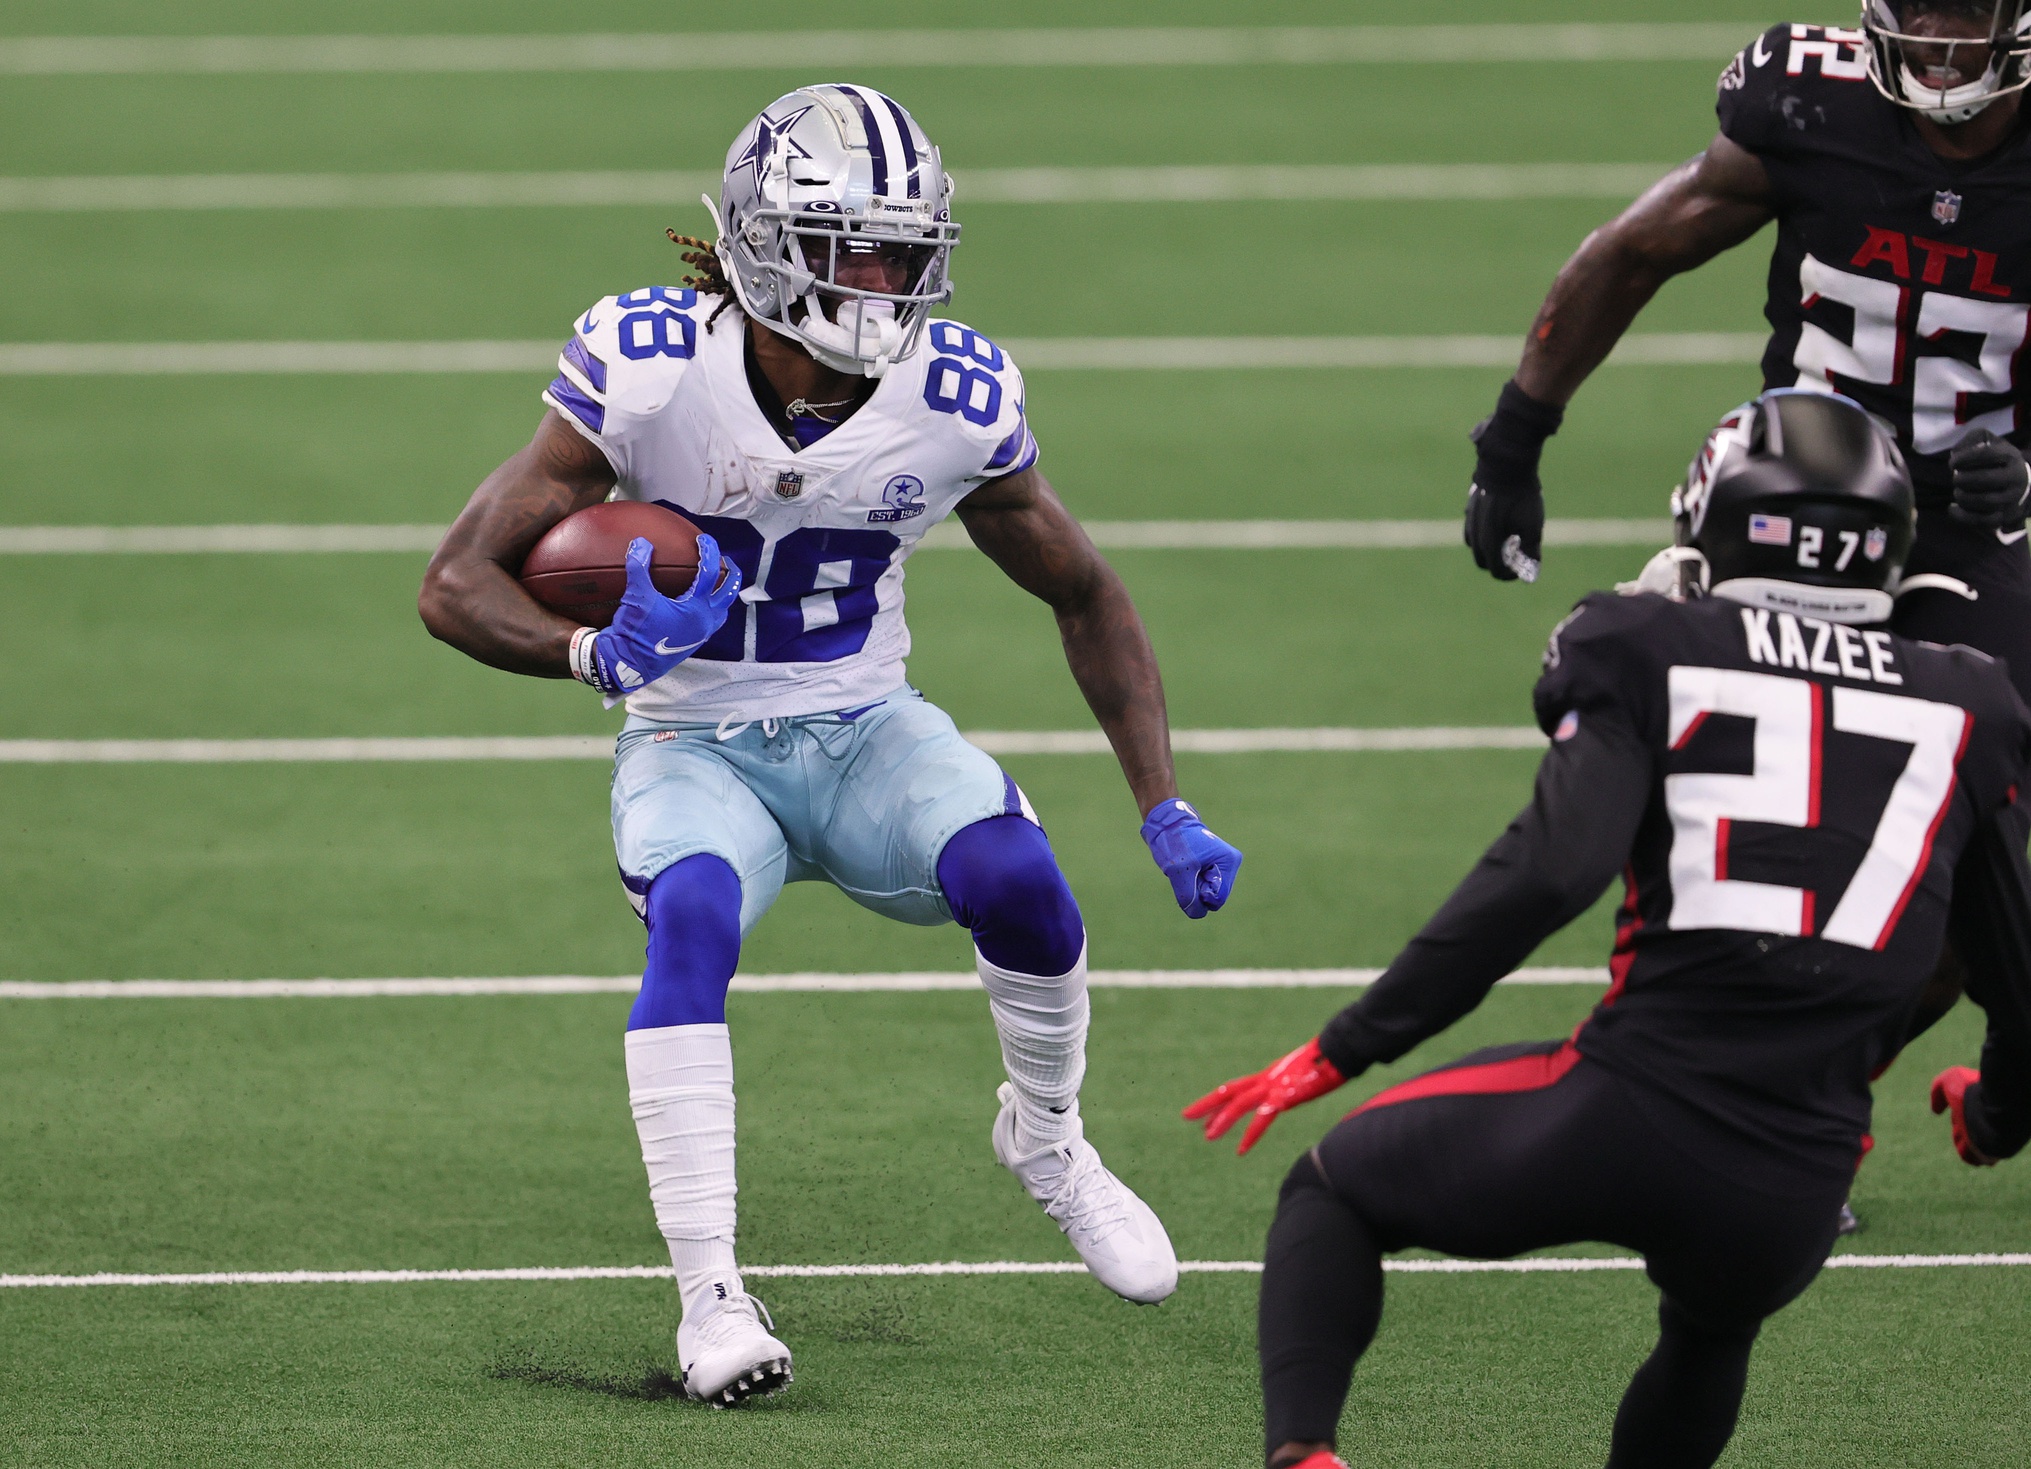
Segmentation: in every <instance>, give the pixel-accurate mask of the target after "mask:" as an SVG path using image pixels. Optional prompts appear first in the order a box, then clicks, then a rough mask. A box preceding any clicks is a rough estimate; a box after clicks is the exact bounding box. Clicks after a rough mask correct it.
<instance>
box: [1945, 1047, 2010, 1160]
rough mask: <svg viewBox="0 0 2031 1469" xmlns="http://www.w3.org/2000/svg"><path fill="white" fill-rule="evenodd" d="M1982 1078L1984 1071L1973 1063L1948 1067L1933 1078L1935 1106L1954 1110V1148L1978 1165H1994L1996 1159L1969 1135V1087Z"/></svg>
mask: <svg viewBox="0 0 2031 1469" xmlns="http://www.w3.org/2000/svg"><path fill="white" fill-rule="evenodd" d="M1981 1079H1982V1074H1981V1072H1979V1071H1977V1070H1975V1069H1974V1067H1972V1066H1949V1067H1947V1068H1946V1070H1944V1071H1942V1072H1940V1073H1939V1075H1937V1076H1935V1077H1933V1079H1932V1110H1933V1111H1934V1112H1946V1111H1951V1112H1952V1113H1953V1150H1954V1151H1955V1152H1956V1153H1959V1154H1960V1156H1961V1161H1962V1162H1963V1163H1971V1164H1973V1165H1974V1166H1975V1167H1977V1168H1993V1167H1995V1166H1996V1160H1995V1159H1994V1158H1991V1157H1990V1156H1989V1155H1988V1154H1987V1153H1984V1152H1983V1151H1982V1150H1981V1149H1980V1148H1978V1147H1976V1146H1975V1140H1974V1139H1973V1138H1972V1137H1970V1136H1969V1135H1968V1122H1967V1114H1966V1108H1967V1095H1968V1088H1969V1087H1971V1086H1974V1085H1976V1084H1977V1083H1979V1082H1980V1081H1981Z"/></svg>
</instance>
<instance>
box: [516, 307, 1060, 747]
mask: <svg viewBox="0 0 2031 1469" xmlns="http://www.w3.org/2000/svg"><path fill="white" fill-rule="evenodd" d="M718 304H719V303H718V300H717V298H715V297H710V296H708V297H705V298H704V299H702V300H701V299H700V298H699V296H698V295H697V293H696V292H693V291H688V290H672V289H669V288H666V287H662V286H655V287H651V288H649V289H648V290H644V291H635V292H633V293H631V294H629V295H626V296H608V297H606V298H605V299H603V300H601V301H600V302H599V303H598V304H597V305H595V306H594V307H593V308H592V310H590V311H588V312H587V313H586V314H585V315H584V317H582V318H581V319H580V320H579V322H578V329H577V331H576V332H575V333H574V334H573V336H572V338H571V340H570V341H568V342H566V343H565V345H564V352H563V355H562V356H561V357H560V358H559V359H558V366H559V369H560V372H559V376H558V377H557V379H556V380H555V381H554V382H552V383H551V384H550V386H549V387H548V388H547V389H546V390H545V391H544V394H543V401H544V402H546V403H548V404H549V405H550V406H551V407H553V408H555V409H557V411H558V412H559V413H560V414H561V415H562V416H563V417H564V419H565V421H566V422H567V423H569V424H571V426H572V427H574V428H576V429H577V430H578V431H579V432H580V433H582V434H584V435H585V436H586V437H587V438H588V439H590V440H592V442H593V443H595V444H597V445H599V447H600V449H601V450H602V451H603V452H604V453H605V454H606V457H607V459H608V460H609V461H610V462H611V463H612V464H613V467H614V473H615V474H616V475H618V476H619V479H620V483H619V488H618V494H619V495H620V496H622V497H625V498H627V499H631V500H646V501H649V502H651V503H653V504H659V505H666V506H668V507H669V508H671V509H672V510H676V511H678V512H680V513H681V514H683V515H684V516H686V517H687V518H688V519H690V520H692V521H694V522H696V523H697V525H698V526H699V528H700V529H702V530H705V531H708V532H710V533H711V534H712V536H713V537H714V538H715V539H716V540H717V541H718V542H719V547H720V550H721V551H722V552H723V553H724V554H725V555H726V556H728V557H729V558H731V559H732V560H733V561H734V563H735V564H736V565H738V566H739V567H740V570H741V577H742V579H743V581H744V582H745V584H746V585H745V586H744V588H743V589H742V592H741V600H740V601H739V602H738V603H736V604H735V606H734V609H733V612H732V613H731V614H730V615H729V616H728V618H727V620H726V624H725V626H723V627H721V628H720V630H719V631H718V632H717V633H715V634H714V635H713V636H712V638H711V639H709V640H708V641H707V642H706V644H705V645H704V646H703V647H702V648H700V649H699V650H698V651H697V652H696V653H693V654H692V655H691V656H690V657H689V658H687V659H685V660H684V661H683V662H682V663H680V664H678V665H677V667H676V668H674V669H672V670H671V671H670V672H669V673H668V674H667V675H666V676H664V677H663V678H660V679H658V680H657V681H656V682H655V683H653V684H650V685H649V686H648V687H647V688H644V689H640V690H637V691H636V692H635V693H634V694H632V695H630V696H629V698H628V701H627V703H628V712H629V713H631V714H639V715H641V716H643V717H645V718H648V719H655V720H662V721H667V722H671V723H695V722H705V721H714V722H716V721H719V720H722V719H726V718H729V717H733V716H738V717H739V718H742V719H762V718H770V717H774V718H788V717H791V716H794V715H799V714H818V713H823V712H825V711H828V710H833V709H846V708H851V707H852V706H853V705H855V704H860V703H866V702H868V701H870V700H874V699H879V698H880V697H882V695H884V694H886V693H888V692H889V691H890V690H891V689H893V688H895V687H896V686H897V685H898V684H900V683H902V682H903V659H904V657H905V656H906V655H907V654H908V653H909V651H910V633H909V629H908V628H907V627H906V626H905V625H904V623H903V562H904V561H905V560H906V559H907V558H908V557H909V554H910V552H911V551H912V550H914V549H915V547H916V544H917V542H918V541H920V540H921V539H922V538H923V535H924V532H925V531H927V530H929V529H930V528H931V527H932V526H934V525H936V524H937V523H938V522H939V521H941V520H943V519H944V518H945V517H946V516H947V515H949V514H950V513H951V512H952V508H953V507H954V506H955V505H957V504H958V503H959V501H960V500H962V499H963V498H965V496H966V495H968V494H969V493H971V492H972V491H973V490H974V489H976V488H978V487H979V486H980V485H982V484H984V483H985V482H986V481H988V480H990V479H998V478H1000V477H1001V476H1003V475H1007V474H1013V473H1015V472H1016V471H1017V470H1020V469H1024V468H1027V467H1028V466H1029V465H1030V464H1032V463H1034V462H1035V460H1036V457H1037V445H1036V440H1035V439H1034V438H1032V437H1031V435H1030V431H1029V427H1028V424H1027V423H1026V421H1025V418H1024V413H1023V380H1022V374H1021V373H1020V372H1018V371H1017V370H1016V367H1015V364H1014V363H1013V362H1012V361H1010V360H1009V357H1008V354H1007V353H1006V352H1003V351H1002V350H1001V349H1000V348H999V347H997V346H995V345H994V343H992V342H990V341H988V340H987V338H985V337H983V336H981V335H979V333H977V332H975V331H973V330H972V329H971V328H968V327H965V326H962V325H960V324H959V323H958V322H956V321H933V322H932V323H931V326H930V329H929V331H928V332H927V334H926V336H925V339H924V343H923V345H922V346H920V347H919V348H918V349H917V351H916V352H914V353H912V354H911V355H910V356H909V357H908V358H906V359H905V360H904V361H901V362H898V363H896V364H894V365H893V366H891V367H890V368H889V370H888V372H887V374H886V375H885V376H884V377H883V378H882V379H881V381H880V382H879V383H878V384H877V385H876V387H875V391H874V395H873V396H872V397H871V398H869V399H868V401H867V402H866V403H864V404H862V405H861V407H860V408H859V410H858V411H856V412H855V413H854V414H853V416H852V417H850V418H848V419H847V420H846V421H845V422H844V423H842V424H840V426H839V427H838V428H836V429H833V430H832V431H831V432H830V433H829V434H827V435H826V436H825V437H824V438H822V439H820V440H818V441H817V442H816V443H814V444H812V445H810V446H808V447H806V448H803V449H792V448H791V447H790V446H789V445H788V444H787V443H785V442H784V441H783V439H782V437H781V436H780V435H779V434H777V432H776V430H775V428H774V427H773V426H772V425H771V424H770V422H769V420H768V419H767V418H766V417H765V416H764V415H763V412H762V410H761V407H760V406H759V405H758V404H757V403H756V402H755V398H754V392H753V390H752V389H751V388H750V387H749V386H748V380H747V370H746V366H745V360H744V356H743V344H744V340H745V335H744V334H745V333H746V331H747V330H748V329H749V328H748V324H747V321H746V319H745V318H744V317H743V316H742V315H741V314H740V312H739V311H738V310H731V311H728V312H726V313H725V314H724V315H722V316H721V317H720V318H719V321H718V323H717V325H716V326H715V327H714V329H713V330H712V331H710V332H708V331H707V330H706V329H705V319H706V318H707V317H708V316H709V315H711V313H712V311H713V309H714V308H715V307H716V306H717V305H718Z"/></svg>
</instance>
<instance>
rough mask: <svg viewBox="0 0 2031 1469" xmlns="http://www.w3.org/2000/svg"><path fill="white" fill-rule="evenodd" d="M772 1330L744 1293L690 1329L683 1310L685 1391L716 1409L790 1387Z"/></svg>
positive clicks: (784, 1356)
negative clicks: (765, 1325)
mask: <svg viewBox="0 0 2031 1469" xmlns="http://www.w3.org/2000/svg"><path fill="white" fill-rule="evenodd" d="M763 1321H768V1322H769V1324H768V1327H767V1328H766V1329H765V1328H764V1327H763V1326H762V1322H763ZM775 1326H776V1323H775V1322H774V1321H772V1320H769V1308H768V1307H767V1306H764V1305H763V1304H762V1303H761V1302H760V1301H758V1300H756V1299H755V1298H754V1297H753V1296H751V1295H748V1294H747V1293H746V1292H745V1291H735V1292H733V1293H731V1294H729V1295H728V1296H727V1297H726V1299H725V1300H724V1301H722V1302H721V1303H720V1305H719V1308H718V1309H717V1310H715V1311H713V1312H712V1313H711V1314H710V1315H708V1316H706V1317H705V1319H704V1320H702V1321H699V1322H698V1323H697V1324H695V1325H694V1324H693V1322H692V1318H691V1315H690V1313H688V1312H687V1313H686V1314H685V1317H684V1320H683V1323H682V1324H681V1325H679V1326H678V1328H677V1361H678V1363H679V1365H680V1366H682V1368H683V1369H684V1391H685V1392H687V1393H689V1394H690V1395H691V1396H692V1397H694V1398H696V1399H698V1401H699V1402H701V1403H710V1404H712V1406H713V1407H715V1408H731V1407H732V1406H733V1405H734V1404H736V1403H740V1402H744V1401H746V1400H747V1399H748V1398H754V1397H765V1396H767V1395H768V1394H769V1393H772V1392H781V1391H782V1390H783V1389H784V1388H786V1387H788V1386H789V1385H790V1349H789V1348H788V1347H786V1346H784V1345H783V1344H782V1343H781V1342H779V1341H777V1340H776V1339H775V1337H773V1336H771V1335H770V1332H772V1331H774V1330H775Z"/></svg>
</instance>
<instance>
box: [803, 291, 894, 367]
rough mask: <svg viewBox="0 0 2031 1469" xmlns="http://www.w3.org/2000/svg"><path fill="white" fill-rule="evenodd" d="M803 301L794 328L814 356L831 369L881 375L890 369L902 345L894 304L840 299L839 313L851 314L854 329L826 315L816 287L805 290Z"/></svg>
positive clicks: (843, 314)
mask: <svg viewBox="0 0 2031 1469" xmlns="http://www.w3.org/2000/svg"><path fill="white" fill-rule="evenodd" d="M803 302H804V320H803V321H801V322H800V323H798V324H797V326H796V327H795V330H796V332H797V334H798V335H799V336H801V337H802V338H803V340H804V346H805V348H806V350H808V351H809V352H810V353H811V355H812V356H813V357H815V358H817V359H818V360H819V361H820V362H822V363H824V364H825V365H826V366H827V367H829V368H831V369H832V370H833V371H834V372H858V373H861V374H863V375H865V376H867V377H880V376H881V375H882V374H883V373H885V372H887V371H888V370H889V363H890V361H891V360H892V359H893V358H894V357H895V354H896V350H897V349H898V348H899V347H901V346H902V344H903V332H902V328H901V327H899V326H897V325H896V308H895V303H893V302H891V301H866V300H860V301H845V302H842V303H841V304H840V307H839V313H840V315H842V316H846V315H848V314H849V313H850V314H851V315H852V317H853V321H854V325H855V327H857V328H858V330H857V331H856V330H853V329H849V328H848V327H846V326H845V325H844V324H842V323H840V322H837V321H833V320H831V319H830V318H829V317H827V316H826V314H825V306H824V303H823V302H822V301H820V300H819V297H818V292H817V290H816V288H813V289H812V290H810V291H808V292H806V293H805V295H804V297H803Z"/></svg>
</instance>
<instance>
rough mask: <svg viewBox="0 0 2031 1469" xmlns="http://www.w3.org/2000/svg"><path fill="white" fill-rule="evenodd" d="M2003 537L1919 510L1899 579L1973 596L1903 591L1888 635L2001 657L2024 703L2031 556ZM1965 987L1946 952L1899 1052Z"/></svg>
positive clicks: (2029, 666)
mask: <svg viewBox="0 0 2031 1469" xmlns="http://www.w3.org/2000/svg"><path fill="white" fill-rule="evenodd" d="M2004 534H2005V535H2011V534H2015V535H2017V536H2018V539H2016V540H2014V541H2009V542H2005V541H2001V540H1999V539H1997V535H1996V532H1995V531H1992V530H1977V529H1975V528H1974V527H1972V526H1965V525H1958V524H1956V523H1955V522H1954V519H1953V517H1952V516H1950V515H1948V514H1947V513H1946V511H1945V509H1944V508H1941V509H1930V508H1928V509H1923V510H1920V511H1919V512H1918V539H1917V542H1916V543H1915V544H1914V546H1913V547H1912V552H1911V564H1910V565H1908V566H1906V567H1905V568H1904V575H1905V576H1906V577H1907V578H1909V577H1914V576H1919V575H1921V574H1925V573H1932V574H1935V575H1940V576H1950V577H1952V578H1954V579H1955V580H1956V581H1960V582H1964V583H1966V585H1967V587H1968V589H1969V590H1970V591H1972V592H1973V593H1974V594H1975V596H1974V598H1973V600H1969V599H1968V598H1966V597H1963V596H1961V595H1960V593H1958V592H1955V591H1952V590H1949V589H1946V588H1942V587H1922V588H1919V589H1917V590H1915V591H1912V592H1908V593H1906V594H1905V595H1904V596H1902V597H1899V598H1898V599H1897V610H1896V612H1895V613H1894V614H1893V615H1892V616H1891V619H1890V630H1891V631H1892V632H1895V633H1898V634H1900V635H1902V636H1904V637H1907V638H1919V639H1922V640H1923V641H1925V642H1928V643H1945V644H1947V645H1949V646H1951V645H1952V644H1955V643H1963V644H1965V645H1967V646H1968V647H1970V648H1976V649H1979V650H1980V651H1981V652H1984V653H1987V654H1988V655H1989V656H1990V657H1991V658H2000V659H2001V660H2002V661H2003V662H2004V663H2006V664H2008V665H2009V668H2010V681H2011V682H2012V683H2014V684H2015V685H2016V686H2017V694H2018V697H2020V698H2021V699H2023V700H2024V702H2025V703H2027V704H2031V549H2027V538H2026V537H2024V536H2023V535H2022V528H2021V527H2018V528H2016V529H2015V530H2013V531H2005V532H2004ZM2018 824H2019V825H2022V826H2024V827H2026V836H2027V837H2031V814H2027V813H2024V812H2022V811H2021V809H2020V812H2019V813H2018ZM1964 980H1965V976H1964V973H1963V971H1962V969H1961V966H1960V963H1959V961H1958V960H1957V959H1956V958H1955V957H1954V956H1953V955H1952V954H1951V953H1949V954H1948V955H1947V956H1946V960H1945V962H1944V963H1942V965H1941V966H1940V969H1939V971H1938V972H1937V973H1935V974H1934V975H1933V977H1932V980H1931V982H1930V983H1928V984H1927V985H1926V987H1925V992H1924V994H1923V995H1921V996H1920V998H1919V1002H1918V1008H1917V1010H1916V1012H1915V1013H1914V1014H1913V1015H1912V1017H1911V1024H1910V1027H1909V1028H1908V1029H1907V1030H1906V1031H1905V1034H1904V1044H1905V1045H1907V1046H1908V1045H1910V1044H1911V1042H1913V1041H1915V1040H1917V1039H1918V1037H1919V1036H1921V1035H1923V1034H1925V1032H1926V1031H1928V1030H1930V1029H1931V1028H1932V1027H1933V1026H1934V1025H1935V1024H1937V1023H1938V1021H1939V1020H1940V1019H1941V1017H1943V1016H1944V1015H1945V1014H1946V1012H1947V1011H1949V1010H1951V1009H1952V1008H1953V1007H1954V1003H1955V1002H1956V1001H1957V1000H1959V999H1960V997H1961V990H1962V988H1963V984H1964Z"/></svg>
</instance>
